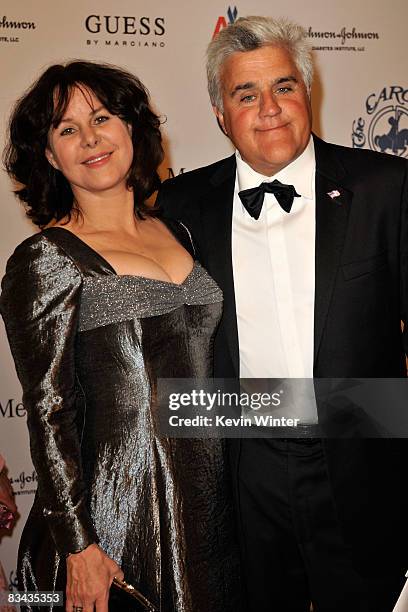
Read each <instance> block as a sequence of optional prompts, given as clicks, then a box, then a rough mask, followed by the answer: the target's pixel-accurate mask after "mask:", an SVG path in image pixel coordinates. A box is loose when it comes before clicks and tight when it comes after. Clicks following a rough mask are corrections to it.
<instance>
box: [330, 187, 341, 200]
mask: <svg viewBox="0 0 408 612" xmlns="http://www.w3.org/2000/svg"><path fill="white" fill-rule="evenodd" d="M327 195H328V196H329V198H331V199H332V200H335V199H336V198H338V197H339V196H340V195H341V194H340V191H338V190H337V189H333V191H328V192H327Z"/></svg>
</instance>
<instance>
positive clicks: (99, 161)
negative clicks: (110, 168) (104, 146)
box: [82, 152, 112, 168]
mask: <svg viewBox="0 0 408 612" xmlns="http://www.w3.org/2000/svg"><path fill="white" fill-rule="evenodd" d="M111 155H112V152H107V153H100V154H99V155H93V156H92V157H88V159H86V160H85V161H83V162H82V163H83V164H84V165H85V166H88V167H90V168H92V167H96V166H98V167H99V166H102V165H103V164H105V163H106V162H107V161H108V160H109V158H110V156H111Z"/></svg>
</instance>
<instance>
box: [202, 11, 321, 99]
mask: <svg viewBox="0 0 408 612" xmlns="http://www.w3.org/2000/svg"><path fill="white" fill-rule="evenodd" d="M268 45H271V46H276V47H282V48H284V49H287V50H288V52H289V53H290V55H291V56H292V58H293V61H294V63H295V65H296V67H297V68H298V70H299V72H300V73H301V75H302V77H303V80H304V83H305V85H306V88H307V91H308V93H309V95H310V89H311V86H312V79H313V63H312V53H311V48H310V45H309V43H308V41H307V38H306V31H305V30H304V28H302V27H301V26H299V25H297V24H296V23H293V22H291V21H288V20H287V19H272V18H271V17H241V18H240V19H237V21H235V22H234V23H233V24H231V25H229V26H228V27H226V28H224V29H223V30H221V32H220V33H219V34H217V36H216V37H215V38H214V39H213V40H212V41H211V43H210V44H209V45H208V49H207V81H208V93H209V94H210V99H211V103H212V104H213V105H214V106H216V108H218V109H219V110H221V111H222V110H223V104H222V87H221V82H220V73H221V69H222V66H223V64H224V62H225V61H226V60H227V59H228V57H229V56H230V55H232V54H233V53H236V52H237V51H238V52H239V51H241V52H242V51H244V52H245V51H253V50H254V49H259V48H260V47H265V46H268Z"/></svg>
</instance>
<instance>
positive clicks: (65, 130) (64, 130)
mask: <svg viewBox="0 0 408 612" xmlns="http://www.w3.org/2000/svg"><path fill="white" fill-rule="evenodd" d="M73 132H74V128H72V127H68V128H65V129H63V130H62V132H61V136H68V135H69V134H73Z"/></svg>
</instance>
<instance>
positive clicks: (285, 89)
mask: <svg viewBox="0 0 408 612" xmlns="http://www.w3.org/2000/svg"><path fill="white" fill-rule="evenodd" d="M289 91H293V87H291V86H290V85H285V86H283V87H278V89H277V90H276V93H288V92H289Z"/></svg>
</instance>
